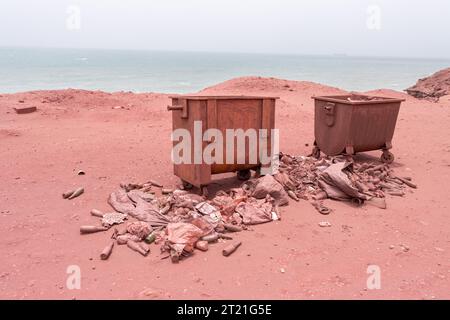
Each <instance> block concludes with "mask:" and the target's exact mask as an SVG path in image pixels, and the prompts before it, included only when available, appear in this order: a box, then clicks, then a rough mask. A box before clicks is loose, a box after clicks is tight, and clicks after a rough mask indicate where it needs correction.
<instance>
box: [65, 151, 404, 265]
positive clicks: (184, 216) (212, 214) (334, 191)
mask: <svg viewBox="0 0 450 320" xmlns="http://www.w3.org/2000/svg"><path fill="white" fill-rule="evenodd" d="M280 159H281V161H280V168H279V170H280V171H279V173H277V174H275V175H274V176H263V177H259V176H257V177H255V178H253V179H251V180H248V181H246V182H244V183H243V184H242V185H241V187H236V188H231V189H230V190H228V191H226V192H225V191H224V190H219V191H218V192H217V193H216V194H215V196H214V197H212V198H210V199H208V200H206V198H205V197H202V196H200V195H198V194H194V193H190V192H189V191H187V190H179V189H175V190H172V189H171V190H170V192H166V189H167V188H164V190H161V191H162V193H163V195H160V194H159V193H157V194H155V192H153V191H152V190H151V188H152V186H153V187H155V186H158V187H159V188H162V185H161V184H159V183H157V182H154V181H149V182H146V183H142V184H141V183H131V184H125V183H122V184H121V188H120V189H118V190H117V191H115V192H113V193H111V195H110V197H109V199H108V202H109V204H110V205H111V206H112V207H113V208H114V209H115V211H116V212H113V213H111V215H115V214H116V215H117V218H122V217H125V216H129V217H130V216H131V218H135V219H137V221H134V222H130V223H128V224H127V228H123V229H122V230H121V231H120V232H119V231H118V230H117V231H115V233H114V234H113V239H115V240H116V243H117V244H118V245H120V244H122V245H123V244H127V245H128V246H129V247H130V248H131V249H132V250H134V251H137V252H139V253H140V254H142V255H146V254H148V249H149V246H148V244H151V243H156V244H160V245H161V253H162V256H164V257H165V258H169V257H170V258H171V260H172V262H178V261H180V260H182V259H183V258H185V257H188V256H190V255H192V254H193V252H194V250H195V249H197V250H199V251H206V250H207V248H208V246H209V244H212V243H214V242H217V241H218V240H219V239H224V240H233V238H232V237H231V236H230V235H232V234H231V233H230V232H238V231H241V230H246V229H247V225H254V224H259V223H265V222H271V221H274V220H279V219H280V218H281V215H280V211H279V209H278V206H279V205H282V204H287V203H288V201H289V197H291V198H292V199H294V200H295V201H297V200H302V199H304V200H308V201H310V202H311V204H312V205H314V207H315V208H316V209H317V210H318V211H319V212H320V213H321V214H329V213H330V212H331V209H330V208H328V207H327V206H325V205H324V203H323V201H322V200H324V199H335V200H343V201H351V202H353V203H356V204H358V205H363V204H365V203H367V204H370V205H375V206H377V207H380V208H385V207H386V201H385V196H386V195H405V188H407V186H408V183H409V184H412V182H411V178H409V177H401V178H398V177H397V176H396V175H395V173H394V171H393V169H391V168H389V165H387V164H378V163H365V162H364V163H358V162H354V161H353V160H352V158H351V157H348V156H346V157H342V156H337V157H324V158H321V159H319V160H317V159H314V158H311V157H294V156H289V155H286V154H280ZM405 181H406V182H405ZM74 192H75V191H71V192H68V193H67V194H65V195H64V196H65V197H70V196H71V195H72V194H73V193H74ZM91 215H93V216H96V217H99V218H102V220H103V219H104V217H105V215H108V214H107V213H106V214H104V213H103V212H101V211H100V210H96V209H93V210H91ZM122 220H123V219H122ZM117 222H118V223H121V222H123V221H121V220H119V221H117ZM319 226H320V227H331V223H329V222H328V221H322V222H320V223H319ZM85 227H86V229H85V233H91V232H97V231H104V230H107V228H106V227H110V224H106V225H105V226H104V227H105V228H99V227H93V226H85ZM80 232H81V229H80ZM240 244H241V243H240V242H238V243H235V244H232V245H230V246H227V247H226V248H224V249H223V251H224V253H223V254H224V255H225V256H227V255H230V254H232V252H234V251H235V250H236V248H237V247H238V246H239V245H240Z"/></svg>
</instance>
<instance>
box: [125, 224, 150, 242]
mask: <svg viewBox="0 0 450 320" xmlns="http://www.w3.org/2000/svg"><path fill="white" fill-rule="evenodd" d="M152 231H153V229H152V227H151V226H150V225H149V224H148V223H146V222H143V221H135V222H130V223H128V224H127V232H128V233H129V234H132V235H135V236H137V237H138V238H139V239H140V240H142V239H145V238H147V237H148V236H149V235H150V233H151V232H152Z"/></svg>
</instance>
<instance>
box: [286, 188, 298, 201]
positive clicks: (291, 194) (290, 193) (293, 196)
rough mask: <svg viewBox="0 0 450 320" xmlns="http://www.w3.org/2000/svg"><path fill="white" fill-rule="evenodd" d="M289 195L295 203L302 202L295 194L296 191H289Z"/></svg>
mask: <svg viewBox="0 0 450 320" xmlns="http://www.w3.org/2000/svg"><path fill="white" fill-rule="evenodd" d="M287 193H288V195H289V197H291V198H292V199H294V200H295V201H300V199H299V198H298V197H297V195H296V194H295V193H294V191H292V190H288V191H287Z"/></svg>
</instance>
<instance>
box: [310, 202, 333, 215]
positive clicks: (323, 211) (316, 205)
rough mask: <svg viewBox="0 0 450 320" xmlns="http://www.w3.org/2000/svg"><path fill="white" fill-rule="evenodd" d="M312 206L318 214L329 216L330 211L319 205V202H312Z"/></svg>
mask: <svg viewBox="0 0 450 320" xmlns="http://www.w3.org/2000/svg"><path fill="white" fill-rule="evenodd" d="M312 205H313V207H314V208H316V209H317V211H319V213H320V214H323V215H327V214H330V212H331V209H330V208H328V207H326V206H324V205H323V204H322V203H321V201H314V202H313V203H312Z"/></svg>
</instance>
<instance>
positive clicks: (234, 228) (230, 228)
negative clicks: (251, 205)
mask: <svg viewBox="0 0 450 320" xmlns="http://www.w3.org/2000/svg"><path fill="white" fill-rule="evenodd" d="M223 226H224V227H225V229H226V230H227V231H229V232H241V231H242V228H241V227H239V226H236V225H233V224H230V223H225V224H224V225H223Z"/></svg>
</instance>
